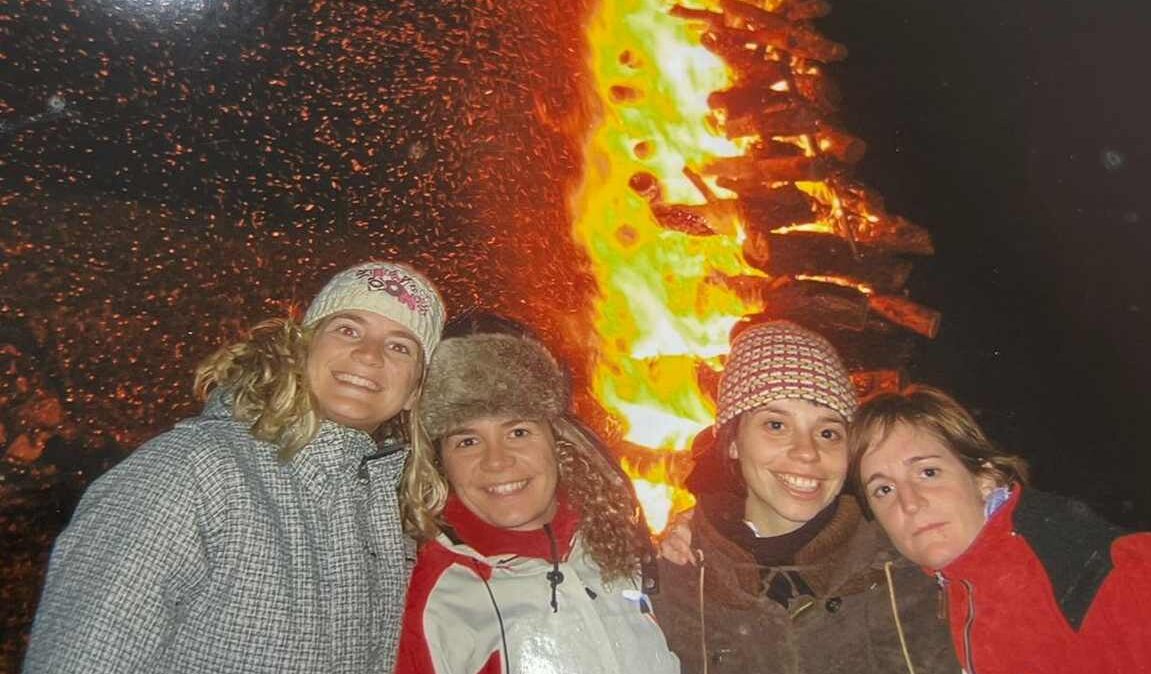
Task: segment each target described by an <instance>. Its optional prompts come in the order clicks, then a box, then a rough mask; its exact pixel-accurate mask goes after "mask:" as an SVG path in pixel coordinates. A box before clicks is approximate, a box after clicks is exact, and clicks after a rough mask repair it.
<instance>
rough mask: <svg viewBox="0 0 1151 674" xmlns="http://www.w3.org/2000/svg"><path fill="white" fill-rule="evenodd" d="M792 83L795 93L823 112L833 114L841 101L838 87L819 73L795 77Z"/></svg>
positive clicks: (841, 96) (841, 97)
mask: <svg viewBox="0 0 1151 674" xmlns="http://www.w3.org/2000/svg"><path fill="white" fill-rule="evenodd" d="M792 83H793V84H794V85H795V91H796V93H798V94H799V95H800V96H802V97H803V99H804V100H806V101H807V102H809V103H811V104H812V105H814V106H815V107H817V108H819V109H820V110H822V111H824V112H827V113H831V112H835V111H836V110H838V109H839V104H840V101H842V100H843V95H842V94H841V93H840V92H839V87H838V86H836V85H835V84H834V83H833V82H830V81H829V80H828V79H827V78H826V77H824V76H823V75H822V74H821V73H820V74H814V75H807V74H800V75H796V76H795V77H794V78H792Z"/></svg>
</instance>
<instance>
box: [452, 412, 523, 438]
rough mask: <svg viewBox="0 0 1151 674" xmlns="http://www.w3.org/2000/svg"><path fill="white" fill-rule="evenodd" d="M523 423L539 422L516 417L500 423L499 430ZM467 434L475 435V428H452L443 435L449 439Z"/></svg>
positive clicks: (464, 426)
mask: <svg viewBox="0 0 1151 674" xmlns="http://www.w3.org/2000/svg"><path fill="white" fill-rule="evenodd" d="M483 418H484V417H476V419H483ZM471 421H475V419H470V420H469V423H470V422H471ZM523 423H533V424H538V423H540V421H539V420H538V419H527V418H520V417H516V418H514V419H508V420H507V421H505V422H502V423H501V424H500V428H501V429H505V428H511V427H513V426H518V425H519V424H523ZM467 433H476V429H475V427H473V426H470V425H468V424H464V425H463V426H460V427H458V428H454V429H452V430H450V431H448V432H447V433H445V434H444V437H445V438H450V437H452V436H453V435H465V434H467Z"/></svg>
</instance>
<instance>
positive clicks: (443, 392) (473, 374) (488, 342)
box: [420, 334, 569, 441]
mask: <svg viewBox="0 0 1151 674" xmlns="http://www.w3.org/2000/svg"><path fill="white" fill-rule="evenodd" d="M568 399H569V387H568V381H567V378H566V377H565V376H564V373H563V371H562V370H561V369H560V366H559V364H558V363H557V362H556V360H555V358H553V357H552V356H551V354H550V353H548V351H547V349H545V348H544V347H543V345H542V344H540V343H539V342H536V341H534V340H531V339H524V338H521V337H514V336H512V335H504V334H480V335H471V336H468V337H452V338H450V339H445V340H444V341H442V342H440V345H439V348H437V349H436V351H435V354H434V355H433V356H432V362H431V364H430V365H429V366H428V373H427V378H426V379H425V380H424V389H423V393H422V394H421V395H420V422H421V424H422V425H423V427H424V431H425V432H426V433H427V434H428V437H429V438H431V439H432V440H433V441H438V440H440V439H442V438H444V437H445V436H447V435H448V434H449V433H451V432H452V431H454V430H456V429H458V428H460V427H461V426H463V425H464V424H465V423H467V422H468V421H470V420H472V419H478V418H480V417H492V416H512V417H522V418H524V419H533V420H546V421H551V420H553V419H556V418H558V417H560V416H562V415H563V414H564V413H565V412H567V408H568Z"/></svg>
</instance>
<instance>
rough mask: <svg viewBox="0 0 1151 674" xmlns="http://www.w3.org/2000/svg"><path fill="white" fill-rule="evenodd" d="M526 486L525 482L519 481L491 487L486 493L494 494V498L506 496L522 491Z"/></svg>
mask: <svg viewBox="0 0 1151 674" xmlns="http://www.w3.org/2000/svg"><path fill="white" fill-rule="evenodd" d="M527 484H528V481H527V480H520V481H518V482H505V483H503V484H497V485H492V486H491V487H488V488H487V491H488V492H489V493H492V494H495V495H496V496H506V495H508V494H514V493H515V492H517V491H519V490H521V489H523V488H524V487H526V486H527Z"/></svg>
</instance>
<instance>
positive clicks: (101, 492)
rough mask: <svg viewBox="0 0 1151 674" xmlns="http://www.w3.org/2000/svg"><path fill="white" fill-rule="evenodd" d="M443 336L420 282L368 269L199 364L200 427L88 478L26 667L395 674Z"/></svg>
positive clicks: (179, 429) (429, 293) (386, 268)
mask: <svg viewBox="0 0 1151 674" xmlns="http://www.w3.org/2000/svg"><path fill="white" fill-rule="evenodd" d="M443 322H444V308H443V302H442V301H441V299H440V297H439V295H438V294H437V292H436V291H435V289H434V288H433V287H432V285H431V284H430V283H429V282H428V281H427V279H425V278H424V277H423V276H421V275H419V274H418V273H416V272H414V271H412V270H411V269H408V268H407V267H404V266H401V265H397V264H391V263H386V262H378V263H366V264H360V265H356V266H355V267H352V268H351V269H348V270H346V271H344V272H342V273H340V274H338V275H336V276H335V277H334V278H333V279H332V280H331V281H330V282H329V283H328V284H327V285H326V286H325V287H324V289H323V290H322V291H321V292H320V293H319V294H318V295H317V296H316V298H315V299H314V300H313V302H312V304H311V306H310V307H309V309H308V311H307V314H306V315H305V316H304V319H303V322H302V324H296V323H295V322H294V321H292V320H273V321H268V322H265V323H261V324H259V325H257V326H256V327H255V328H253V330H252V332H251V335H250V336H249V338H248V339H247V340H246V341H243V342H240V343H238V344H233V345H231V346H228V347H226V348H223V349H221V350H220V351H218V352H217V353H216V354H214V355H213V356H211V357H210V358H208V359H207V360H206V361H205V362H204V363H203V364H201V365H200V367H199V369H198V370H197V372H196V386H195V388H196V391H197V393H198V394H199V395H201V396H203V397H207V405H206V407H205V409H204V411H203V413H202V414H201V415H200V416H199V417H195V418H193V419H189V420H186V421H183V422H181V423H179V424H177V426H176V427H175V429H173V430H171V431H168V432H167V433H164V434H162V435H160V436H158V437H157V438H155V439H153V440H152V441H150V442H148V443H147V444H145V445H144V446H143V447H141V448H140V449H139V450H137V451H136V452H134V453H133V454H132V455H131V456H129V457H128V458H127V459H125V460H124V461H123V462H122V463H121V464H120V465H118V466H116V467H115V468H114V469H113V470H111V471H109V472H108V473H107V474H106V475H104V476H103V477H101V478H100V479H98V480H96V481H95V482H94V483H93V484H92V486H91V487H90V488H89V489H88V491H87V493H86V494H85V495H84V498H83V499H82V500H81V502H80V504H79V506H78V508H77V509H76V512H75V514H74V516H73V519H72V522H71V524H70V525H69V526H68V528H67V529H66V530H65V531H64V532H63V533H62V534H61V535H60V538H59V539H58V540H57V542H56V546H55V549H54V551H53V554H52V560H51V563H50V566H49V569H48V577H47V582H46V585H45V588H44V594H43V597H42V599H41V602H40V607H39V611H38V613H37V615H36V620H35V623H34V625H33V628H32V638H31V642H30V644H29V648H28V655H27V659H26V661H25V665H24V671H25V672H45V673H51V674H60V673H66V672H85V673H92V672H97V673H99V672H128V671H132V672H197V671H198V672H237V673H239V672H243V673H245V674H252V673H257V672H267V673H269V674H271V673H273V672H275V673H277V674H279V673H283V672H299V673H300V674H305V673H306V674H313V673H315V672H326V673H333V672H348V673H352V672H354V673H360V672H363V673H365V674H366V673H368V672H372V673H373V674H376V673H379V672H389V671H391V669H392V666H393V663H394V658H395V647H396V643H397V640H398V633H399V623H400V618H401V610H402V604H403V596H404V589H405V587H406V583H407V579H408V573H407V568H408V564H407V563H406V561H405V548H406V546H405V544H404V541H405V538H404V536H403V533H402V527H401V525H400V516H399V509H398V502H397V501H398V498H397V493H396V489H397V485H398V483H399V479H400V474H401V471H402V469H403V465H404V462H405V458H406V454H407V450H406V447H405V445H404V444H403V437H404V436H405V435H408V433H404V432H403V430H404V429H403V428H402V426H404V422H406V421H407V418H408V417H409V416H410V415H408V414H407V410H410V409H411V408H412V406H413V404H414V402H415V399H416V396H417V393H418V391H419V384H420V380H421V376H422V374H423V370H424V367H425V364H426V362H427V359H428V358H429V355H430V354H431V351H432V349H433V348H434V347H435V345H436V343H437V342H438V341H439V335H440V331H441V330H442V328H443Z"/></svg>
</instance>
